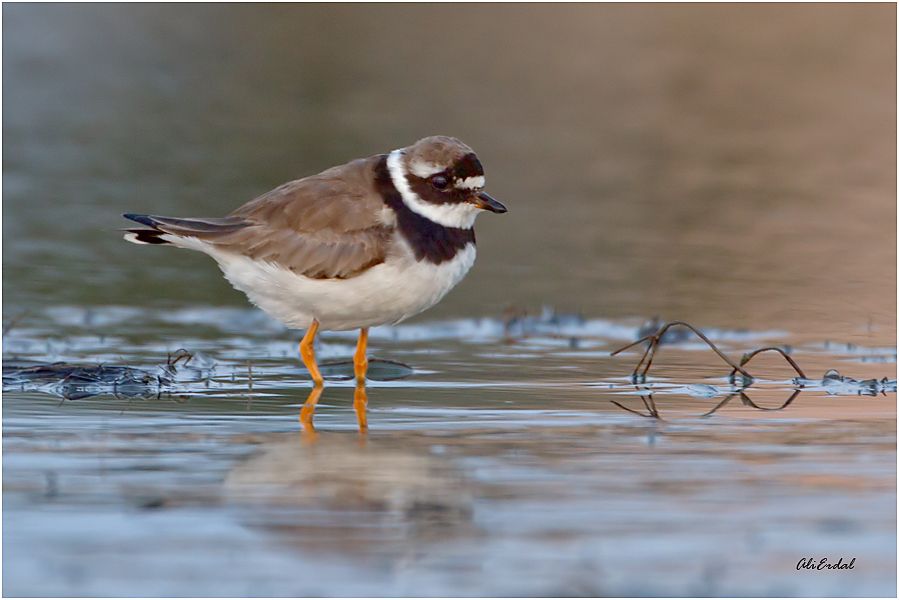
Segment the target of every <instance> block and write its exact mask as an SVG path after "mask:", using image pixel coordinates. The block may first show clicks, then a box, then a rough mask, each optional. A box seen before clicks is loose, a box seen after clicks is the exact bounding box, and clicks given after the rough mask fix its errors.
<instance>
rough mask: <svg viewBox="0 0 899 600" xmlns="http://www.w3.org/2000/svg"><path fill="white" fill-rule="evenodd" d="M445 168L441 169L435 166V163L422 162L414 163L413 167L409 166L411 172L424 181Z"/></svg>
mask: <svg viewBox="0 0 899 600" xmlns="http://www.w3.org/2000/svg"><path fill="white" fill-rule="evenodd" d="M444 168H445V167H441V166H440V165H435V164H434V163H429V162H423V161H420V160H416V161H413V162H412V164H411V165H409V172H410V173H412V174H413V175H415V176H416V177H421V178H422V179H427V178H428V177H430V176H431V175H434V174H435V173H439V172H440V171H442V170H443V169H444Z"/></svg>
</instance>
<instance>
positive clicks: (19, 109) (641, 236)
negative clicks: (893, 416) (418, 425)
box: [3, 4, 896, 341]
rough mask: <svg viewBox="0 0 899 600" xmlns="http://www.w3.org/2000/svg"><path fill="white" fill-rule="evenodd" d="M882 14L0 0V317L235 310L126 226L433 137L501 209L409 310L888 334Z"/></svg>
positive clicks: (203, 209) (892, 28) (889, 12)
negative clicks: (140, 243) (478, 172)
mask: <svg viewBox="0 0 899 600" xmlns="http://www.w3.org/2000/svg"><path fill="white" fill-rule="evenodd" d="M895 11H896V8H895V6H893V5H889V4H879V5H861V4H858V5H837V4H827V5H815V4H803V5H726V6H725V5H678V6H673V5H664V6H663V5H652V4H642V5H589V6H587V5H552V6H549V5H526V6H510V5H502V6H498V5H497V6H494V5H439V6H422V5H313V6H298V5H252V6H248V5H227V6H223V5H103V6H98V5H66V6H62V5H9V4H7V5H4V7H3V16H4V27H3V29H4V32H3V33H4V36H3V69H4V81H3V83H4V84H5V85H4V88H3V104H4V111H3V134H4V141H3V144H4V145H3V150H4V162H3V184H4V198H3V200H4V202H3V217H4V219H3V234H4V235H3V252H4V258H3V267H4V270H3V284H4V286H3V287H4V300H5V306H4V313H6V314H11V312H12V311H15V310H20V309H21V308H23V307H34V306H40V305H55V304H77V305H95V304H96V305H99V304H127V305H148V306H156V307H159V306H180V305H185V304H191V303H196V304H234V305H241V304H243V303H244V302H245V301H244V299H243V297H242V296H241V295H239V294H238V293H237V292H234V291H233V290H231V289H230V288H229V286H228V285H227V283H226V282H224V281H223V280H222V279H221V277H220V274H219V273H218V270H217V269H216V268H215V266H214V264H213V263H212V262H211V261H210V260H209V259H207V258H206V257H203V256H198V255H192V254H189V253H186V252H180V251H176V250H170V249H156V248H139V247H135V246H130V245H126V244H125V243H124V242H122V241H121V238H120V236H119V234H118V232H117V231H116V230H117V228H119V227H122V226H124V223H123V222H122V221H121V219H120V218H119V214H120V213H122V212H125V211H135V212H151V213H160V214H174V215H220V214H224V213H226V212H228V211H230V210H231V209H232V208H234V207H236V206H238V205H239V204H241V203H243V202H245V201H246V200H248V199H250V198H252V197H253V196H255V195H257V194H259V193H262V192H264V191H266V190H268V189H270V188H272V187H274V186H276V185H278V184H280V183H282V182H284V181H286V180H289V179H292V178H295V177H299V176H303V175H307V174H310V173H313V172H316V171H318V170H321V169H323V168H326V167H328V166H331V165H333V164H337V163H341V162H344V161H346V160H348V159H351V158H354V157H357V156H362V155H368V154H374V153H378V152H383V151H387V150H390V149H392V148H395V147H398V146H402V145H406V144H408V143H410V142H411V141H414V140H415V139H417V138H419V137H422V136H425V135H429V134H436V133H440V134H449V135H454V136H457V137H459V138H461V139H463V140H464V141H466V142H467V143H468V144H470V145H471V146H473V147H474V148H475V149H476V150H477V151H478V153H479V154H480V156H481V158H482V160H483V162H484V164H485V165H486V168H487V176H488V189H489V191H490V192H491V193H492V194H494V195H495V196H496V197H498V198H499V199H501V200H502V201H504V202H506V203H507V204H508V206H509V207H510V209H511V210H510V212H509V214H507V215H504V216H502V217H496V216H493V215H487V216H485V217H482V218H481V219H480V221H479V224H478V240H479V247H480V253H479V258H478V264H477V265H476V268H475V269H474V271H473V272H472V274H471V275H470V276H469V278H468V279H467V280H466V281H465V282H464V283H463V284H462V285H461V286H460V287H459V288H458V289H457V290H456V291H455V292H454V293H452V294H451V295H450V296H449V297H448V298H447V299H446V300H445V301H444V303H442V304H441V305H440V306H438V307H437V308H436V309H434V311H432V312H430V313H428V314H426V315H424V316H422V317H419V318H420V319H427V318H433V317H435V316H440V315H443V316H446V315H485V314H497V313H498V312H500V311H501V310H503V308H504V307H506V306H507V305H509V304H515V305H518V306H523V307H529V308H537V307H539V306H540V305H542V304H549V305H554V306H556V307H558V308H559V309H562V310H577V311H583V312H585V313H587V314H589V315H591V316H606V317H625V316H640V317H646V316H651V315H654V314H659V315H662V316H663V317H667V318H684V319H690V320H694V321H696V322H697V323H698V324H701V325H720V326H733V327H752V328H773V327H777V328H785V329H788V330H791V331H793V332H806V333H809V334H814V335H815V336H816V337H820V336H823V335H831V334H840V335H841V336H842V337H843V338H845V339H847V340H851V339H852V337H853V336H855V335H857V334H858V335H860V334H864V335H869V333H868V332H870V331H875V332H878V333H877V334H878V336H882V337H883V339H884V340H887V341H889V340H893V339H895V323H896V317H895V315H896V303H895V298H896V296H895V292H896V170H895V168H896V97H895V90H896V79H895V77H896V62H895V60H896V58H895V57H896V52H895V48H896V14H895Z"/></svg>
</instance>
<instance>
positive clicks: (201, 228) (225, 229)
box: [122, 213, 250, 246]
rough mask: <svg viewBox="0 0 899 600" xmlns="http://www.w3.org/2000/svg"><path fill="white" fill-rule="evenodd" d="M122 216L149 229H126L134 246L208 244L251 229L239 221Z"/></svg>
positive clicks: (136, 215) (246, 223)
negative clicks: (184, 242)
mask: <svg viewBox="0 0 899 600" xmlns="http://www.w3.org/2000/svg"><path fill="white" fill-rule="evenodd" d="M122 216H123V217H125V218H126V219H129V220H131V221H134V222H136V223H140V224H141V225H146V226H147V227H148V228H149V229H145V228H135V229H125V230H124V231H125V235H124V237H125V239H126V240H127V241H129V242H131V243H133V244H155V245H174V246H179V245H181V244H179V243H178V241H179V240H180V239H184V238H198V239H200V240H211V239H214V238H216V237H219V236H221V235H224V234H227V233H232V232H234V231H238V230H240V229H243V228H244V227H247V226H248V225H250V224H249V223H248V222H246V221H244V220H243V219H241V218H240V217H223V218H210V219H199V218H191V219H181V218H177V217H159V216H154V215H138V214H133V213H126V214H124V215H122Z"/></svg>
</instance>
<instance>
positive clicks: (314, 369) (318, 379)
mask: <svg viewBox="0 0 899 600" xmlns="http://www.w3.org/2000/svg"><path fill="white" fill-rule="evenodd" d="M316 333H318V321H317V320H315V319H312V324H310V325H309V329H307V330H306V335H304V336H303V339H302V340H301V341H300V358H301V359H302V360H303V364H304V365H306V368H307V369H309V374H310V375H311V376H312V382H313V383H314V384H315V386H316V387H318V386H321V385H322V384H324V383H325V380H324V379H323V378H322V374H321V372H320V371H319V370H318V365H317V364H315V348H314V347H313V344H314V343H315V334H316Z"/></svg>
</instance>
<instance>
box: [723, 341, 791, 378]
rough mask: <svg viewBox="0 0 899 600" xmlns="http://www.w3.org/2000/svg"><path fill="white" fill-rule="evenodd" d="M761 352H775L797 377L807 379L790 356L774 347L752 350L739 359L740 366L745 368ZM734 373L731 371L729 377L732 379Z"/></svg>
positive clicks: (781, 349)
mask: <svg viewBox="0 0 899 600" xmlns="http://www.w3.org/2000/svg"><path fill="white" fill-rule="evenodd" d="M763 352H776V353H778V354H780V355H781V356H783V357H784V360H786V361H787V362H788V363H790V366H791V367H793V370H794V371H796V374H797V375H799V376H800V377H802V378H803V379H807V377H806V376H805V373H803V372H802V369H800V368H799V365H798V364H796V361H795V360H793V357H792V356H790V355H789V354H787V353H786V351H785V350H784V349H783V348H778V347H776V346H767V347H765V348H759V349H758V350H753V351H752V352H750V353H748V354H744V355H743V358H742V359H740V366H743V367H745V366H746V365H747V364H749V361H751V360H752V359H753V358H755V357H756V356H757V355H759V354H762V353H763ZM735 373H736V371H731V373H730V376H731V377H733V376H734V374H735Z"/></svg>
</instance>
